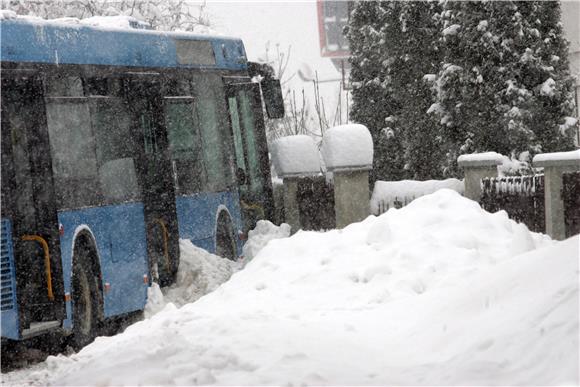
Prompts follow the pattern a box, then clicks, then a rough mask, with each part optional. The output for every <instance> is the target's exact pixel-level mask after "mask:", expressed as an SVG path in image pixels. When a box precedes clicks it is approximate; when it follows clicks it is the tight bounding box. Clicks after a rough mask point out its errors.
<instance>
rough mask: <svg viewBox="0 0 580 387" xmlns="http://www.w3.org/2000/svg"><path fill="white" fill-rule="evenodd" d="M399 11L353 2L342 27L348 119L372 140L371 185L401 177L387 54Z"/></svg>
mask: <svg viewBox="0 0 580 387" xmlns="http://www.w3.org/2000/svg"><path fill="white" fill-rule="evenodd" d="M386 8H389V11H390V12H388V11H387V9H386ZM400 8H401V3H399V2H392V3H391V2H389V3H381V2H376V1H361V2H357V3H356V4H355V6H354V8H353V11H352V13H351V15H350V21H349V25H348V26H347V27H346V34H347V38H348V40H349V44H350V49H351V56H350V62H351V65H352V69H351V73H350V80H351V85H352V109H351V119H352V120H353V121H355V122H359V123H361V124H363V125H365V126H366V127H367V128H368V129H369V131H370V132H371V136H372V138H373V143H374V154H375V157H374V162H373V170H372V173H371V181H374V180H379V179H380V180H400V179H402V178H403V177H404V170H403V167H404V158H403V149H402V138H401V137H402V136H401V135H400V134H401V133H400V128H399V125H398V123H397V116H396V114H397V112H398V111H399V110H400V107H399V105H398V102H397V100H396V99H395V98H394V96H393V94H392V84H391V76H390V74H389V63H388V52H387V40H389V39H392V36H393V35H394V34H397V33H398V31H399V30H400V28H399V21H398V20H397V19H398V18H397V17H396V16H395V12H396V10H398V9H400Z"/></svg>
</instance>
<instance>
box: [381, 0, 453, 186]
mask: <svg viewBox="0 0 580 387" xmlns="http://www.w3.org/2000/svg"><path fill="white" fill-rule="evenodd" d="M393 8H394V7H391V9H390V11H391V12H393V13H394V15H395V16H396V15H397V11H399V13H398V18H399V21H400V25H399V28H400V33H399V34H398V36H395V39H388V42H389V43H388V44H387V46H388V51H389V53H390V56H391V58H392V60H391V61H390V62H389V63H390V65H389V74H390V77H391V80H392V94H393V96H394V98H396V99H397V101H398V105H399V106H400V110H399V112H398V113H397V120H398V122H399V129H400V131H401V133H402V138H403V148H404V160H405V170H406V175H407V177H408V178H411V179H415V180H426V179H437V178H440V177H441V176H442V168H441V162H442V160H441V158H442V152H441V145H442V143H441V135H440V126H439V124H438V122H437V120H436V119H435V118H434V117H433V116H432V115H428V114H427V110H428V109H429V107H430V106H431V104H432V103H433V102H434V101H433V100H434V95H433V93H432V90H431V88H432V82H433V80H434V77H435V74H436V73H437V71H438V69H439V65H440V61H441V59H442V55H441V50H440V47H439V44H438V40H437V36H438V32H439V30H440V26H439V24H440V7H439V2H438V1H420V2H419V1H406V2H401V3H400V7H399V8H400V10H397V9H393Z"/></svg>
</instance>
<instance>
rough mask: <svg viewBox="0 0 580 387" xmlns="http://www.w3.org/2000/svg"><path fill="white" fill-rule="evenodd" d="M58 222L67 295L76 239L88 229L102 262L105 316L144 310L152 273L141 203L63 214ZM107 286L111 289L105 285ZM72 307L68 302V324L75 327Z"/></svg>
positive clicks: (60, 213) (66, 322)
mask: <svg viewBox="0 0 580 387" xmlns="http://www.w3.org/2000/svg"><path fill="white" fill-rule="evenodd" d="M58 220H59V222H60V224H61V228H62V229H64V233H63V234H62V235H61V238H60V246H61V254H62V266H63V273H64V289H65V293H69V294H70V293H71V290H72V289H71V279H72V256H73V243H74V238H75V237H76V236H77V235H78V233H79V232H80V231H82V230H88V231H89V232H90V233H91V234H92V235H93V237H94V240H95V242H96V248H97V254H98V258H99V261H100V267H101V274H102V285H103V302H104V314H105V317H112V316H116V315H120V314H123V313H128V312H133V311H136V310H141V309H143V308H144V306H145V303H146V301H147V287H148V284H147V282H146V281H144V280H143V276H144V275H148V273H149V265H148V260H147V241H146V235H145V226H144V225H145V217H144V212H143V204H142V203H125V204H121V205H112V206H104V207H93V208H84V209H80V210H70V211H62V212H59V214H58ZM105 285H108V286H105ZM71 308H72V305H71V301H68V302H67V305H66V310H67V321H65V324H64V327H65V328H71V326H72V309H71Z"/></svg>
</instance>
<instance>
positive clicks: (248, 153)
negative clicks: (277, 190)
mask: <svg viewBox="0 0 580 387" xmlns="http://www.w3.org/2000/svg"><path fill="white" fill-rule="evenodd" d="M226 98H227V105H228V111H229V118H230V124H231V126H230V129H231V135H232V139H233V145H234V152H235V162H236V176H237V180H238V186H239V189H240V201H241V206H242V211H243V215H244V231H245V232H247V231H248V230H249V229H251V228H253V227H254V226H255V223H256V222H257V221H258V220H259V219H272V216H273V200H272V185H271V184H272V183H271V181H270V166H269V165H270V164H269V161H268V146H267V143H266V134H265V129H264V118H263V115H262V114H263V113H262V102H261V97H260V87H259V84H257V83H233V84H229V85H227V86H226Z"/></svg>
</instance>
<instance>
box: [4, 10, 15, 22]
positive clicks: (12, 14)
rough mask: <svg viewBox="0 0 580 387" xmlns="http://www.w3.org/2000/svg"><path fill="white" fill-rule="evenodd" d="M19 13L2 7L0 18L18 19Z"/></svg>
mask: <svg viewBox="0 0 580 387" xmlns="http://www.w3.org/2000/svg"><path fill="white" fill-rule="evenodd" d="M17 17H18V15H17V14H16V12H14V11H11V10H9V9H0V20H8V19H16V18H17Z"/></svg>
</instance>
